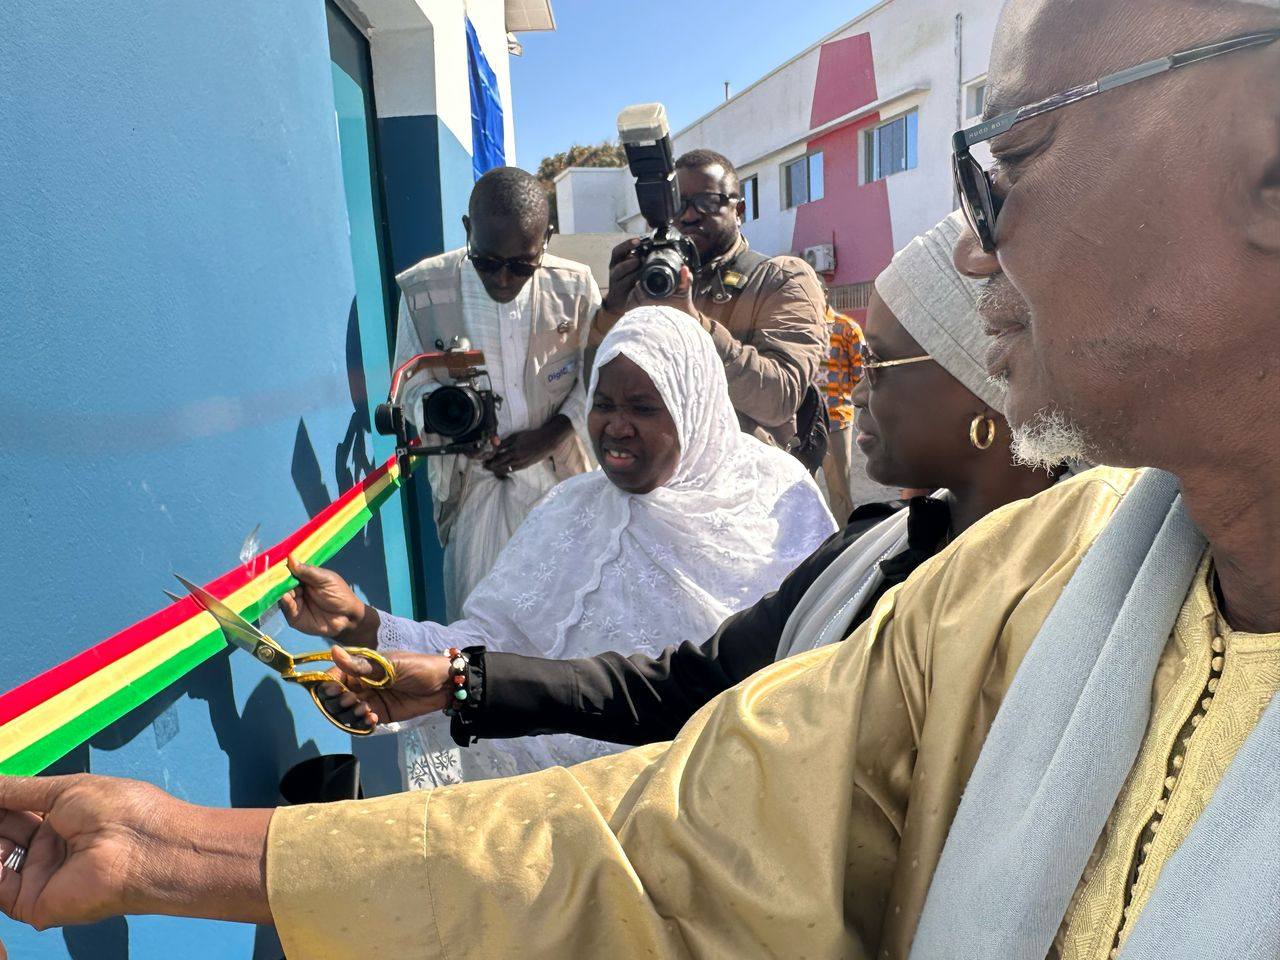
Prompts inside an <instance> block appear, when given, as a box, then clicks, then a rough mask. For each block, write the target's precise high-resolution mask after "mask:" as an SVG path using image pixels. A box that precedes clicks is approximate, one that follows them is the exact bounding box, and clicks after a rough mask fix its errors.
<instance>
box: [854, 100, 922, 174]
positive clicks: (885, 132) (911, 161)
mask: <svg viewBox="0 0 1280 960" xmlns="http://www.w3.org/2000/svg"><path fill="white" fill-rule="evenodd" d="M919 121H920V115H919V111H917V110H912V111H911V112H910V113H904V114H903V115H902V116H900V117H897V118H895V119H893V120H890V121H889V122H888V123H882V124H880V126H878V127H875V128H874V129H872V130H869V131H867V135H866V157H865V163H864V165H863V166H864V170H865V179H866V182H867V183H870V182H872V181H873V180H883V179H884V178H885V177H891V176H893V175H894V174H895V173H902V172H903V171H904V170H914V169H915V168H916V163H917V160H918V156H917V139H918V135H919V125H920V123H919Z"/></svg>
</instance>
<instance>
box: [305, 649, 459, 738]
mask: <svg viewBox="0 0 1280 960" xmlns="http://www.w3.org/2000/svg"><path fill="white" fill-rule="evenodd" d="M332 652H333V662H334V667H333V668H332V669H331V670H330V671H329V676H331V677H333V679H334V680H335V681H336V682H335V683H325V684H321V685H320V688H319V690H318V691H317V692H318V694H319V696H320V699H321V701H322V702H323V703H324V706H325V709H326V710H327V711H328V712H329V714H330V716H332V717H334V719H336V720H338V721H339V722H341V723H344V724H346V725H347V726H349V727H357V728H361V727H373V726H377V725H378V724H379V723H392V722H398V721H401V720H410V719H412V718H413V717H420V716H422V715H424V714H427V713H432V712H434V711H436V710H443V709H444V707H445V705H446V704H447V703H448V702H449V689H448V684H449V658H448V657H444V656H440V655H438V654H430V653H410V652H408V651H406V650H391V651H383V653H382V655H383V656H384V657H386V658H387V659H388V660H389V661H391V665H392V666H393V667H395V670H396V678H395V680H394V681H393V682H392V683H391V684H390V685H388V686H385V687H377V688H375V687H368V686H365V683H364V681H365V679H370V680H376V679H378V678H379V677H381V676H382V669H381V668H380V667H378V666H377V665H376V664H373V663H370V662H369V661H368V660H366V659H365V658H364V657H358V656H353V655H352V654H350V653H348V652H347V651H346V650H344V649H343V648H342V647H338V646H335V647H334V648H333V651H332Z"/></svg>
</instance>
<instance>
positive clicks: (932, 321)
mask: <svg viewBox="0 0 1280 960" xmlns="http://www.w3.org/2000/svg"><path fill="white" fill-rule="evenodd" d="M1278 2H1280V0H1278ZM968 229H969V228H968V227H967V226H966V225H965V222H964V215H963V214H961V213H960V211H958V210H957V211H956V212H955V213H953V214H951V215H950V216H949V217H947V218H946V219H945V220H943V221H942V222H941V223H939V224H938V225H937V226H936V227H934V228H933V229H932V230H930V231H929V232H928V233H924V234H921V235H920V236H918V237H916V238H915V239H914V240H912V241H911V242H910V243H908V244H907V245H906V246H905V247H903V248H902V249H901V250H899V251H898V252H897V254H895V255H894V258H893V262H892V263H890V264H889V266H887V267H886V268H885V269H884V271H883V272H882V273H881V274H880V276H878V277H876V293H878V294H880V299H882V300H883V301H884V302H885V306H887V307H888V308H889V309H890V310H892V311H893V315H894V316H895V317H897V318H898V322H899V323H900V324H902V328H903V329H904V330H906V331H907V333H909V334H911V337H912V339H913V340H915V342H916V343H918V344H920V346H921V348H922V349H923V350H924V351H925V352H926V353H928V354H929V355H930V356H931V357H933V359H934V360H936V361H938V364H939V365H940V366H941V367H942V368H943V369H944V370H946V371H947V373H949V374H951V375H952V376H953V377H955V378H956V379H957V380H959V381H960V382H961V383H963V384H964V385H965V387H966V388H967V389H968V390H969V392H970V393H972V394H973V395H974V396H976V397H978V398H979V399H980V400H981V401H982V402H983V403H985V404H986V405H987V406H989V407H990V408H991V409H992V410H1003V409H1004V407H1003V403H1004V401H1003V397H1002V395H1001V393H1000V390H999V389H998V388H996V387H994V386H992V384H991V383H989V382H988V380H987V368H986V364H985V363H984V362H983V361H984V358H985V356H986V353H987V346H988V345H989V344H990V342H991V341H990V340H989V339H988V338H987V335H986V334H985V333H983V331H982V320H981V319H980V318H979V316H978V293H979V292H980V291H981V289H982V288H981V287H980V286H979V284H978V283H977V282H976V281H974V280H970V279H969V278H968V277H965V276H962V275H961V274H960V272H959V271H958V270H956V267H955V262H954V261H953V259H952V251H954V250H955V248H956V243H957V242H958V241H959V240H960V237H961V236H962V235H963V234H964V232H965V231H966V230H968Z"/></svg>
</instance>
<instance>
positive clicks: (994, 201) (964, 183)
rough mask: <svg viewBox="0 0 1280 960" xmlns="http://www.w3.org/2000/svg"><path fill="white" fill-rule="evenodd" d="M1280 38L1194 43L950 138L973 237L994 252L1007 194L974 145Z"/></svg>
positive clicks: (1273, 33) (1274, 34) (1276, 34)
mask: <svg viewBox="0 0 1280 960" xmlns="http://www.w3.org/2000/svg"><path fill="white" fill-rule="evenodd" d="M1276 40H1280V30H1264V31H1262V32H1259V33H1246V34H1242V35H1241V36H1238V37H1230V38H1228V39H1226V40H1219V41H1217V42H1215V43H1210V44H1206V45H1205V46H1201V47H1192V48H1191V49H1189V50H1180V51H1179V52H1177V53H1174V54H1170V55H1169V56H1167V57H1160V58H1158V59H1156V60H1148V61H1147V62H1146V63H1140V64H1138V65H1137V66H1136V67H1129V68H1128V69H1127V70H1121V71H1119V72H1118V73H1112V74H1108V75H1107V76H1105V77H1100V78H1099V79H1097V80H1094V81H1093V82H1092V83H1085V84H1081V85H1080V86H1078V87H1072V88H1071V89H1070V90H1065V91H1063V92H1062V93H1056V94H1054V95H1053V96H1052V97H1046V98H1045V99H1044V100H1038V101H1036V102H1035V103H1029V104H1027V105H1026V106H1025V107H1019V108H1018V109H1017V110H1010V111H1009V112H1008V113H1002V114H1000V115H999V116H998V117H992V118H991V119H990V120H984V121H983V122H982V123H979V124H975V125H974V126H972V127H968V128H966V129H964V130H959V131H957V132H956V134H955V135H954V136H953V137H952V138H951V149H952V155H951V172H952V175H953V176H954V177H955V182H956V189H957V191H958V192H959V194H960V208H961V210H963V211H964V217H965V219H966V220H967V221H968V222H969V228H970V229H971V230H972V231H973V233H974V236H976V237H977V238H978V242H979V243H981V244H982V249H983V250H984V251H986V252H987V253H993V252H994V251H995V248H996V241H995V233H996V217H998V216H999V215H1000V206H1001V204H1002V203H1003V198H1002V197H1000V195H999V194H997V193H996V192H995V190H994V188H993V185H992V180H991V173H990V171H988V170H984V169H983V168H982V165H981V164H980V163H978V161H977V160H975V159H974V158H973V157H972V156H971V155H970V153H969V150H970V148H971V147H974V146H976V145H977V144H979V143H985V142H986V141H988V140H992V139H994V138H995V137H998V136H1000V135H1001V134H1002V133H1006V132H1007V131H1008V130H1009V128H1010V127H1012V126H1013V125H1014V124H1015V123H1021V122H1022V121H1023V120H1030V119H1031V118H1032V117H1039V116H1043V115H1044V114H1046V113H1049V112H1050V111H1052V110H1057V109H1058V108H1059V107H1065V106H1066V105H1067V104H1070V103H1078V102H1079V101H1081V100H1085V99H1088V98H1089V97H1092V96H1095V95H1097V94H1099V93H1103V92H1105V91H1107V90H1114V89H1115V88H1116V87H1123V86H1124V85H1125V84H1127V83H1133V82H1134V81H1135V80H1142V79H1144V78H1146V77H1153V76H1155V75H1156V74H1160V73H1166V72H1168V71H1169V70H1175V69H1177V68H1178V67H1185V66H1189V65H1191V64H1193V63H1200V62H1201V61H1204V60H1209V59H1212V58H1213V57H1220V56H1222V55H1224V54H1228V53H1234V52H1235V51H1237V50H1248V49H1250V48H1252V47H1261V46H1265V45H1267V44H1269V43H1272V42H1274V41H1276Z"/></svg>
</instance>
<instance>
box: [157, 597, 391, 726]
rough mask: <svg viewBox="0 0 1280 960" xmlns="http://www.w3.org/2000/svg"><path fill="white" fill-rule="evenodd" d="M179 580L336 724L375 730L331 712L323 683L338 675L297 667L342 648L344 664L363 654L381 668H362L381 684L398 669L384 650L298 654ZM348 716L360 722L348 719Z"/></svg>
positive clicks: (372, 683) (369, 681)
mask: <svg viewBox="0 0 1280 960" xmlns="http://www.w3.org/2000/svg"><path fill="white" fill-rule="evenodd" d="M178 581H179V582H180V583H181V584H182V585H183V586H184V587H186V588H187V590H188V591H190V593H191V595H192V596H193V597H195V599H196V601H197V602H198V603H199V604H200V605H201V606H203V607H204V608H205V609H206V610H208V611H209V613H211V614H212V615H213V618H214V619H215V620H216V621H217V622H218V626H220V627H221V628H222V633H223V635H224V636H225V637H226V638H227V640H228V641H229V642H231V643H233V644H235V645H236V646H238V647H240V648H241V649H242V650H246V651H248V652H249V653H251V654H253V656H254V658H255V659H257V660H258V661H259V662H260V663H263V664H265V665H266V666H268V667H270V668H271V669H272V670H274V671H276V673H278V674H280V679H282V680H287V681H289V682H290V683H297V684H301V685H302V686H303V687H305V688H306V690H307V692H308V693H309V694H311V699H312V700H313V701H315V705H316V707H318V708H319V710H320V712H321V713H323V714H324V716H325V719H326V720H328V721H329V722H330V723H332V724H333V725H334V726H335V727H337V728H338V729H340V730H344V731H346V732H347V733H350V734H353V735H355V736H359V737H363V736H368V735H369V734H370V733H372V732H373V722H370V721H369V720H368V719H367V718H365V717H355V716H351V715H350V714H347V715H346V716H343V717H341V718H340V717H339V716H337V715H336V714H335V713H334V712H331V711H332V710H333V709H334V708H335V707H336V703H335V701H334V699H333V698H329V697H325V698H323V699H322V698H321V695H320V694H321V689H320V688H321V685H323V684H337V683H339V681H338V680H336V679H335V677H334V676H331V675H330V674H329V673H327V672H325V671H321V670H310V671H304V672H299V671H298V669H297V667H298V664H304V663H334V662H335V653H334V651H337V650H341V651H342V652H343V653H344V654H346V655H347V658H348V663H347V664H344V666H350V665H351V664H353V663H355V662H356V660H355V658H359V659H362V660H365V661H369V663H370V664H371V665H376V667H378V668H381V671H382V675H381V676H376V675H375V671H374V669H373V668H372V666H371V668H370V669H369V670H368V671H367V672H366V671H364V670H363V669H362V670H361V682H362V683H363V685H364V686H366V687H373V688H378V687H386V686H390V685H391V684H393V683H395V679H396V670H395V667H394V666H392V664H391V661H389V660H387V659H386V658H385V657H383V656H382V655H381V654H379V653H377V652H375V651H373V650H368V649H365V648H364V647H335V648H333V650H322V651H317V652H315V653H306V654H302V655H299V656H295V655H294V654H291V653H289V651H287V650H285V648H284V647H282V646H280V644H278V643H276V641H275V640H273V639H272V638H271V637H269V636H267V635H266V634H265V633H263V632H262V631H261V630H259V629H258V628H257V627H255V626H254V625H253V624H252V623H250V622H249V621H248V620H246V619H245V618H244V617H242V616H240V615H239V614H238V613H236V612H235V611H234V610H232V609H231V608H230V607H229V606H227V605H226V604H225V603H223V602H222V601H221V600H219V599H218V598H217V597H215V596H214V595H213V594H211V593H209V591H207V590H205V589H204V588H202V587H199V586H197V585H196V584H194V583H192V582H190V581H189V580H184V579H183V578H182V577H178ZM348 718H350V719H353V720H355V721H356V722H355V723H350V722H344V721H345V720H347V719H348Z"/></svg>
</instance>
